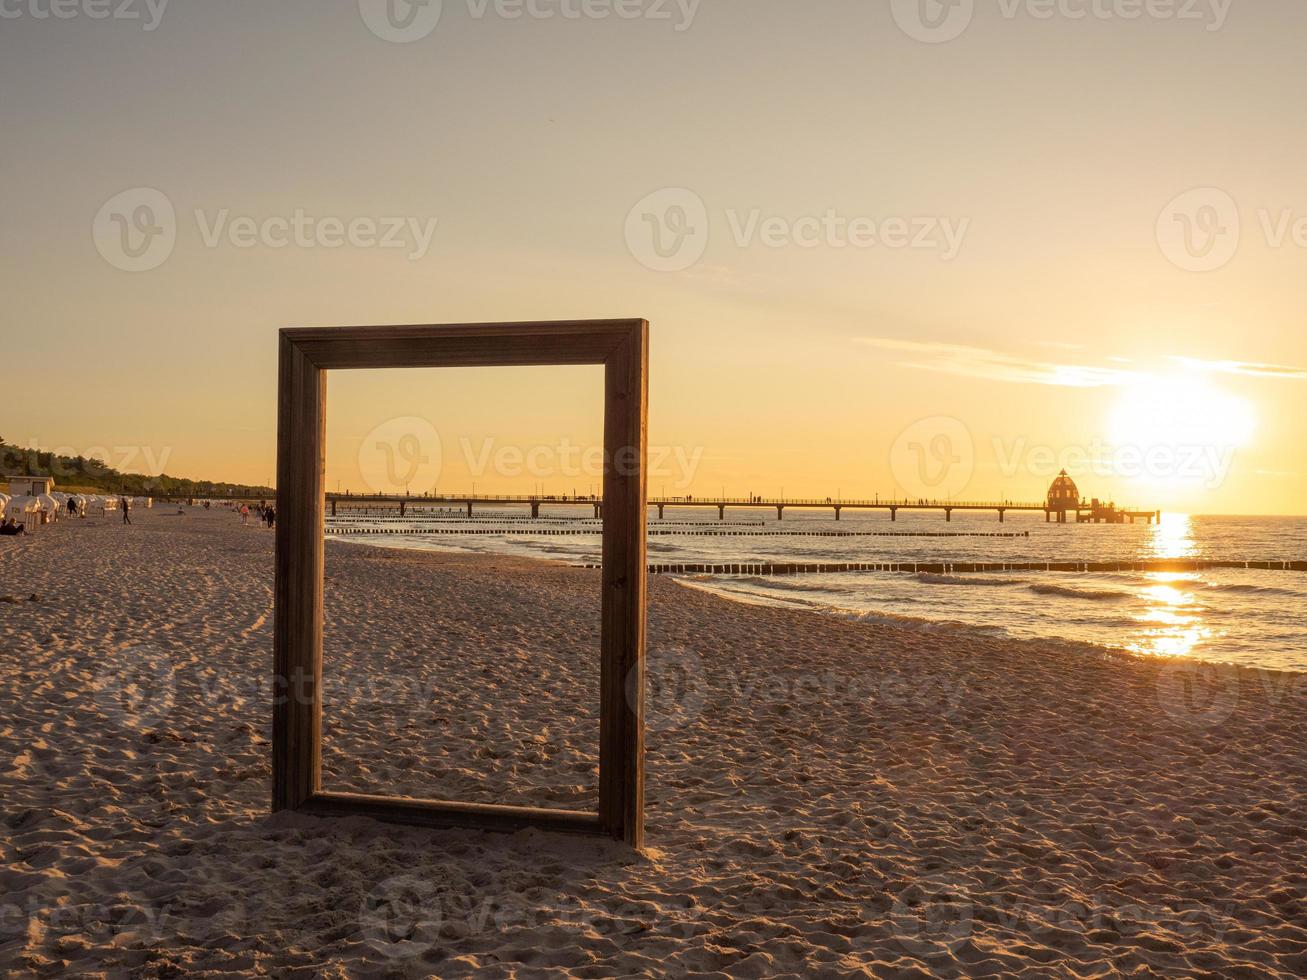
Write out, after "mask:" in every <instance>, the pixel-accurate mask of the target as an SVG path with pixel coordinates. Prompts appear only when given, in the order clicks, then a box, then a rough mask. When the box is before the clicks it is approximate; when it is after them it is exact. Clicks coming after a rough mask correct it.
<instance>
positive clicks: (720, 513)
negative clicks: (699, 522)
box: [717, 504, 726, 521]
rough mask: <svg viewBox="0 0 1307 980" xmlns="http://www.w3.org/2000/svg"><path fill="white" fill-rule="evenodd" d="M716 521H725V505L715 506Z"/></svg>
mask: <svg viewBox="0 0 1307 980" xmlns="http://www.w3.org/2000/svg"><path fill="white" fill-rule="evenodd" d="M717 520H719V521H724V520H726V505H725V504H718V505H717Z"/></svg>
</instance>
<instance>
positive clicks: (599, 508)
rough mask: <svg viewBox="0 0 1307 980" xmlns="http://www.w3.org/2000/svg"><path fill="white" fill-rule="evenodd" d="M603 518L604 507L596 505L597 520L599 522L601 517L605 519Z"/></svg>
mask: <svg viewBox="0 0 1307 980" xmlns="http://www.w3.org/2000/svg"><path fill="white" fill-rule="evenodd" d="M603 516H604V509H603V507H601V506H599V504H595V520H598V519H599V518H601V517H603Z"/></svg>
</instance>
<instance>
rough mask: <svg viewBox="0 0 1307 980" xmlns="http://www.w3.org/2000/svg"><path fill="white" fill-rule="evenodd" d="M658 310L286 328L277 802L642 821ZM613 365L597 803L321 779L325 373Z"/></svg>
mask: <svg viewBox="0 0 1307 980" xmlns="http://www.w3.org/2000/svg"><path fill="white" fill-rule="evenodd" d="M648 352H649V324H648V322H647V321H645V320H578V321H562V322H543V323H473V324H438V325H425V326H387V327H330V328H316V327H297V328H289V329H284V330H282V331H281V335H280V352H279V374H278V385H277V525H276V528H277V540H276V595H275V604H274V610H275V612H274V615H275V625H274V631H273V648H274V660H275V668H274V669H275V675H274V701H273V721H272V808H273V810H274V811H278V810H296V811H299V812H301V813H307V814H313V815H317V816H366V817H373V818H375V819H377V820H384V821H389V822H392V823H401V824H415V825H419V826H428V827H468V828H478V829H485V830H509V831H512V830H521V829H525V828H529V827H535V828H540V829H544V830H551V831H568V832H573V833H586V834H597V835H605V836H611V837H614V838H617V839H618V840H622V841H625V842H627V843H628V844H630V845H631V846H633V847H639V846H640V845H641V842H642V839H643V834H644V813H643V807H644V643H645V587H646V578H645V568H646V566H645V493H646V481H647V473H646V470H647V466H646V458H647V446H646V441H647V406H648V356H649V353H648ZM567 364H602V365H603V366H604V481H603V516H604V524H603V570H602V622H601V640H600V647H601V654H600V657H601V664H600V730H599V810H598V812H597V813H583V812H574V811H568V810H552V809H538V808H534V807H516V806H498V805H487V804H476V803H460V802H455V801H438V800H408V799H398V798H391V797H384V796H367V795H362V794H354V793H328V792H323V789H322V752H321V741H322V701H321V695H320V692H321V690H322V683H321V682H322V585H323V578H322V576H323V550H324V528H323V521H324V514H325V509H326V507H325V496H324V463H325V453H326V446H325V436H326V373H327V372H328V371H332V370H349V369H351V368H373V369H375V368H412V367H473V366H517V365H542V366H543V365H567Z"/></svg>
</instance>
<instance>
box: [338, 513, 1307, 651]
mask: <svg viewBox="0 0 1307 980" xmlns="http://www.w3.org/2000/svg"><path fill="white" fill-rule="evenodd" d="M716 517H717V513H716V511H715V510H708V509H700V508H676V507H668V508H666V510H665V511H664V513H663V517H662V518H661V519H658V518H656V517H654V516H653V515H652V512H651V516H650V520H649V537H648V552H649V561H650V563H651V564H727V563H732V564H734V563H741V564H743V563H755V564H758V563H761V564H776V563H826V564H833V563H885V562H931V563H939V562H1107V561H1112V562H1116V561H1136V560H1149V559H1216V560H1223V561H1238V562H1245V561H1301V560H1303V559H1304V558H1307V518H1301V517H1222V516H1216V515H1187V514H1172V513H1165V514H1163V515H1162V518H1161V521H1160V523H1154V524H1144V523H1142V522H1140V523H1137V524H1133V525H1132V524H1120V525H1108V524H1074V523H1069V524H1056V523H1053V524H1049V523H1045V521H1044V516H1043V514H1042V513H1040V514H1034V515H1024V514H1012V513H1009V514H1008V515H1007V520H1006V522H1005V523H1002V524H1000V523H999V522H998V519H997V515H995V514H993V513H984V512H974V513H969V512H960V511H955V512H954V514H953V520H952V521H951V522H945V520H944V516H943V515H942V514H940V513H937V512H908V511H901V512H900V513H899V515H898V520H897V521H894V522H891V521H890V518H889V515H888V513H886V512H884V511H850V510H844V511H843V513H842V518H841V520H839V521H836V520H834V516H833V514H832V512H831V511H829V510H810V511H806V510H796V509H791V508H787V509H786V511H785V516H784V519H783V520H777V518H776V512H775V510H774V509H767V510H763V509H752V508H738V509H728V510H727V512H726V517H725V519H724V520H720V521H719V520H717V519H716ZM328 528H329V530H330V531H332V532H333V533H332V535H331V537H332V538H333V539H335V540H356V541H359V542H362V543H366V544H371V545H378V546H382V547H391V548H418V549H423V550H433V551H458V552H481V553H491V554H509V555H519V556H528V557H537V558H547V559H552V560H556V561H563V562H568V563H573V564H578V565H584V564H592V563H595V562H598V561H599V560H600V547H601V531H602V526H601V523H600V522H599V521H597V520H594V519H593V516H592V512H591V511H590V510H589V509H588V508H586V509H585V510H584V512H582V508H578V507H575V506H558V507H555V508H552V509H551V508H550V507H549V505H547V504H546V505H543V506H542V508H541V512H540V516H539V518H538V519H532V518H530V517H529V516H526V515H525V514H524V513H523V512H522V510H521V508H518V509H516V510H510V509H507V508H505V509H501V510H494V509H489V508H488V509H485V510H481V509H478V510H477V511H476V513H475V515H474V517H473V518H472V519H471V520H469V519H468V518H467V517H466V514H459V513H456V512H452V511H450V512H439V511H436V512H430V513H427V514H424V515H421V516H410V517H408V518H406V519H399V518H396V517H393V516H382V515H380V514H376V515H365V514H353V515H350V516H348V517H345V516H342V517H340V518H335V519H329V520H328ZM379 530H381V531H385V532H386V533H383V534H378V533H375V532H376V531H379ZM339 532H344V533H339ZM708 532H711V533H708ZM831 532H838V533H837V534H832V533H831ZM670 577H671V578H674V579H675V580H676V581H677V582H679V583H680V584H682V585H684V586H685V587H687V588H694V589H703V590H705V591H708V592H712V593H715V594H716V595H719V596H722V597H724V598H727V599H730V600H732V601H736V602H746V603H759V604H765V605H776V606H786V607H791V608H798V609H807V610H812V611H814V612H819V613H826V614H831V615H839V616H849V617H856V618H858V619H862V620H866V621H869V622H886V623H894V624H897V625H900V626H906V627H908V628H913V629H920V630H929V631H938V632H942V633H943V632H947V631H950V630H958V629H961V630H969V631H980V632H984V633H988V634H991V635H996V636H1006V637H1018V638H1026V639H1044V640H1069V641H1076V642H1077V643H1087V644H1092V645H1093V646H1096V647H1101V648H1109V649H1115V650H1124V651H1128V652H1130V653H1134V654H1139V655H1143V656H1153V657H1178V656H1183V657H1194V658H1199V659H1202V660H1207V661H1213V662H1218V663H1235V664H1242V665H1246V666H1252V667H1261V668H1269V669H1274V670H1290V671H1302V672H1307V572H1300V571H1289V570H1279V569H1277V570H1258V569H1246V568H1216V569H1202V570H1199V571H1184V572H1158V571H1145V572H1053V571H1044V570H1040V571H1019V572H1006V571H1004V572H975V573H951V574H946V573H940V572H934V571H930V572H928V571H918V572H881V571H857V572H827V573H818V574H801V575H748V574H731V575H712V574H681V575H671V576H670Z"/></svg>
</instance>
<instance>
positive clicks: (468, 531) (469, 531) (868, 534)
mask: <svg viewBox="0 0 1307 980" xmlns="http://www.w3.org/2000/svg"><path fill="white" fill-rule="evenodd" d="M488 523H494V522H488ZM326 533H327V534H349V535H355V534H403V535H420V536H426V535H432V534H454V535H460V536H466V535H477V534H481V535H493V536H498V537H509V538H511V537H531V538H535V537H596V536H598V535H600V534H602V533H603V529H602V528H600V527H594V528H589V529H584V530H582V529H578V528H554V527H542V528H533V529H532V530H529V531H515V530H508V529H505V528H502V527H501V528H480V527H472V528H449V527H434V528H433V527H349V526H337V525H332V526H330V527H327V528H326ZM645 534H646V536H648V537H678V538H1028V537H1030V532H1029V531H1014V532H1011V533H1004V532H1001V531H996V532H989V531H717V530H713V531H665V530H661V529H656V528H655V529H652V530H648V531H646V532H645Z"/></svg>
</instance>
